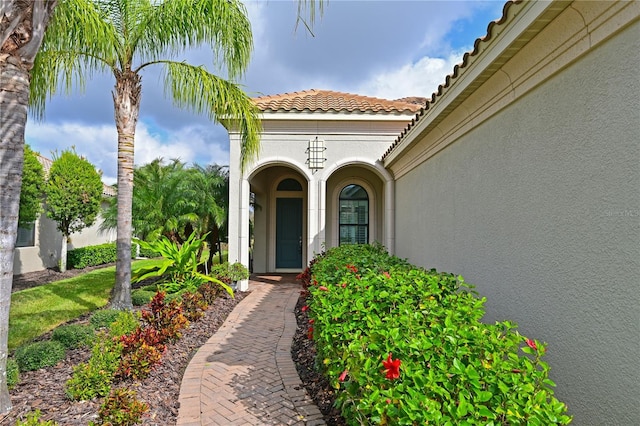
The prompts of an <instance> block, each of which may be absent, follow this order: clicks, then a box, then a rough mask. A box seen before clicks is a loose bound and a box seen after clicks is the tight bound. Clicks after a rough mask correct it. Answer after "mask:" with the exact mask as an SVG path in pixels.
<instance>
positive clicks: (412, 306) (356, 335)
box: [308, 246, 571, 425]
mask: <svg viewBox="0 0 640 426" xmlns="http://www.w3.org/2000/svg"><path fill="white" fill-rule="evenodd" d="M309 290H310V293H311V298H310V300H309V303H308V309H309V312H310V317H311V319H312V322H313V328H310V330H309V334H310V336H311V337H312V338H314V339H315V340H316V345H317V356H318V365H320V366H322V368H323V369H324V371H325V373H326V374H327V375H328V377H329V379H330V381H331V382H332V384H333V385H334V387H335V388H336V389H338V390H339V391H338V398H337V405H338V406H339V408H340V409H341V411H342V414H343V415H344V416H345V418H346V419H347V422H349V423H366V424H427V423H428V424H468V425H473V424H483V425H487V424H494V425H496V424H530V425H548V424H566V423H568V422H569V421H570V420H571V418H570V417H569V416H567V415H566V414H565V413H566V406H565V404H563V403H562V402H560V401H558V400H557V399H555V398H554V397H553V390H552V388H551V387H552V386H554V384H553V382H552V381H550V380H549V378H548V372H549V366H548V365H547V364H546V363H545V362H543V361H542V360H541V358H542V356H543V355H544V353H545V350H546V348H545V345H544V344H543V343H541V342H539V341H536V340H531V339H527V338H525V337H524V336H521V335H520V334H519V333H518V332H517V330H516V326H515V324H513V323H510V322H508V321H504V322H498V323H496V324H484V323H482V322H480V320H481V318H482V317H483V315H484V306H483V305H484V302H485V299H484V298H482V299H481V298H478V297H477V296H476V294H475V293H474V292H473V291H472V290H471V287H470V286H468V285H466V284H465V282H464V280H463V279H462V277H456V276H454V275H452V274H448V273H438V272H436V271H435V270H431V271H427V270H424V269H418V268H415V267H412V266H411V265H409V264H408V263H407V262H405V261H403V260H401V259H398V258H395V257H393V256H389V255H388V254H386V252H385V251H384V249H383V248H382V247H379V246H378V247H375V246H342V247H339V248H335V249H331V250H329V251H328V252H327V253H326V255H325V256H324V257H323V258H322V259H321V260H319V261H318V262H317V263H316V264H315V265H314V266H313V268H312V270H311V282H310V287H309Z"/></svg>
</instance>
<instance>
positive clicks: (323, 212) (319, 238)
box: [315, 178, 327, 253]
mask: <svg viewBox="0 0 640 426" xmlns="http://www.w3.org/2000/svg"><path fill="white" fill-rule="evenodd" d="M316 185H317V186H316V187H317V188H318V209H317V210H318V217H317V220H318V232H317V233H316V240H315V250H316V252H317V253H320V252H322V249H323V247H322V246H323V244H324V245H325V246H326V227H327V181H326V180H324V179H322V178H320V179H318V181H317V183H316Z"/></svg>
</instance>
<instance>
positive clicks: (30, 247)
mask: <svg viewBox="0 0 640 426" xmlns="http://www.w3.org/2000/svg"><path fill="white" fill-rule="evenodd" d="M38 160H39V161H40V163H41V164H42V167H43V168H44V173H45V176H47V175H48V174H49V169H50V168H51V164H52V160H50V159H49V158H45V157H43V156H41V155H38ZM102 195H103V196H104V197H115V196H116V190H115V188H113V187H112V186H108V185H103V186H102ZM45 207H46V206H45ZM103 207H106V199H105V201H103ZM100 224H101V218H100V216H98V219H97V220H96V223H94V224H93V226H91V227H89V228H85V229H83V230H82V231H80V232H77V233H74V234H71V236H70V239H71V242H70V243H69V247H68V249H69V250H72V249H74V248H78V247H85V246H92V245H96V244H103V243H108V242H112V241H115V240H116V232H115V230H113V231H104V232H103V231H100V230H99V229H98V228H99V227H100ZM61 247H62V233H61V232H60V231H58V230H57V228H56V222H54V221H53V220H51V219H49V218H48V217H47V215H46V213H44V212H43V213H41V214H40V217H39V218H38V219H37V220H36V222H35V223H34V225H33V227H31V228H18V239H17V241H16V249H15V252H14V256H13V273H14V274H15V275H18V274H24V273H27V272H35V271H41V270H43V269H47V268H54V267H56V266H58V260H59V259H60V249H61Z"/></svg>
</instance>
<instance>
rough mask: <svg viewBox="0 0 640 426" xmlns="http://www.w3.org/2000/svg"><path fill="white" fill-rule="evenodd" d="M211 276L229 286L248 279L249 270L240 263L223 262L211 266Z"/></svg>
mask: <svg viewBox="0 0 640 426" xmlns="http://www.w3.org/2000/svg"><path fill="white" fill-rule="evenodd" d="M211 275H212V276H215V277H216V278H218V279H219V280H220V281H222V282H224V283H227V284H229V283H232V282H235V281H241V280H246V279H247V278H249V270H248V269H247V268H246V267H245V266H244V265H243V264H242V263H240V262H236V263H233V264H232V263H229V262H224V263H221V264H217V265H213V266H211Z"/></svg>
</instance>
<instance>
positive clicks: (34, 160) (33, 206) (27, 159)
mask: <svg viewBox="0 0 640 426" xmlns="http://www.w3.org/2000/svg"><path fill="white" fill-rule="evenodd" d="M44 183H45V181H44V168H43V167H42V164H40V161H38V156H37V155H36V153H35V152H33V151H32V150H31V148H30V147H29V145H25V146H24V166H23V169H22V189H21V190H20V213H19V214H18V226H20V227H22V228H30V227H31V226H33V222H35V220H36V219H37V218H38V215H39V214H40V213H41V212H42V195H43V193H44Z"/></svg>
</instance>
